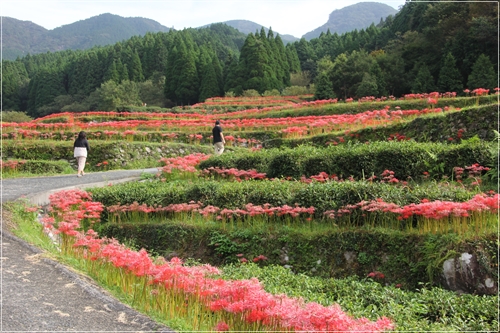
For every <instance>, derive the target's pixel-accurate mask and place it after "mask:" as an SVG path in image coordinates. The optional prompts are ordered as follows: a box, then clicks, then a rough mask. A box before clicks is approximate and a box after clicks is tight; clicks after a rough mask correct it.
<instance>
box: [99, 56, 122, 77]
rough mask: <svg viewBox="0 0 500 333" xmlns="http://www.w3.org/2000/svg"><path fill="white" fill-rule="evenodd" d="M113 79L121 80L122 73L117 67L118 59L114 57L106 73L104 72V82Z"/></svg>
mask: <svg viewBox="0 0 500 333" xmlns="http://www.w3.org/2000/svg"><path fill="white" fill-rule="evenodd" d="M109 80H111V81H113V82H115V83H119V82H120V74H119V73H118V70H117V69H116V61H115V60H114V59H113V61H112V62H111V65H110V66H109V67H108V69H107V71H106V74H104V79H103V81H104V82H107V81H109Z"/></svg>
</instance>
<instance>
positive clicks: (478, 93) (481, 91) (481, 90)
mask: <svg viewBox="0 0 500 333" xmlns="http://www.w3.org/2000/svg"><path fill="white" fill-rule="evenodd" d="M471 92H472V93H473V94H474V95H476V96H483V95H488V93H489V92H490V90H489V89H484V88H477V89H474V90H472V91H471Z"/></svg>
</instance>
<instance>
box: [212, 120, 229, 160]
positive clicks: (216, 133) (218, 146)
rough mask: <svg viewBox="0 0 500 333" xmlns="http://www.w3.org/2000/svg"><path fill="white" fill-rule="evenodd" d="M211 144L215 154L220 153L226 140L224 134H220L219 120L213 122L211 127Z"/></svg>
mask: <svg viewBox="0 0 500 333" xmlns="http://www.w3.org/2000/svg"><path fill="white" fill-rule="evenodd" d="M212 136H213V144H214V151H215V155H220V154H222V152H223V151H224V144H225V143H226V140H225V139H224V134H222V127H221V126H220V121H218V120H217V121H216V122H215V126H214V128H213V129H212Z"/></svg>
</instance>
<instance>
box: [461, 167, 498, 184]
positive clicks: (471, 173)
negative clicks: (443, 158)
mask: <svg viewBox="0 0 500 333" xmlns="http://www.w3.org/2000/svg"><path fill="white" fill-rule="evenodd" d="M488 170H490V168H488V167H484V166H482V165H479V163H474V164H472V165H470V166H466V167H465V168H461V167H454V168H453V172H454V173H455V179H456V180H457V182H459V183H461V182H462V181H463V174H464V172H465V171H467V174H468V178H474V179H476V181H477V182H481V179H480V178H479V177H481V174H482V173H483V172H484V171H488Z"/></svg>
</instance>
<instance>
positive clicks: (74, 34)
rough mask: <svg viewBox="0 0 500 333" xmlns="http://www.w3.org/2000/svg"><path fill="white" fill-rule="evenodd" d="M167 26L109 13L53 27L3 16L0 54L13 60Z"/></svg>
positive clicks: (117, 40) (124, 38)
mask: <svg viewBox="0 0 500 333" xmlns="http://www.w3.org/2000/svg"><path fill="white" fill-rule="evenodd" d="M169 30H170V28H167V27H165V26H163V25H161V24H160V23H158V22H156V21H153V20H151V19H147V18H141V17H127V18H125V17H121V16H118V15H113V14H101V15H98V16H94V17H91V18H89V19H86V20H81V21H78V22H75V23H71V24H68V25H63V26H62V27H59V28H56V29H53V30H47V29H45V28H43V27H41V26H39V25H37V24H35V23H33V22H30V21H20V20H17V19H14V18H10V17H3V32H2V34H3V45H2V51H3V58H4V59H9V60H13V59H15V58H16V57H18V56H20V57H23V56H25V55H27V54H28V53H30V54H37V53H44V52H47V51H50V52H56V51H62V50H68V49H71V50H78V49H82V50H83V49H89V48H92V47H93V46H98V45H99V46H103V45H109V44H114V43H116V42H120V41H122V40H126V39H129V38H130V37H132V36H143V35H145V34H146V33H147V32H160V31H161V32H167V31H169Z"/></svg>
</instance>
